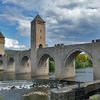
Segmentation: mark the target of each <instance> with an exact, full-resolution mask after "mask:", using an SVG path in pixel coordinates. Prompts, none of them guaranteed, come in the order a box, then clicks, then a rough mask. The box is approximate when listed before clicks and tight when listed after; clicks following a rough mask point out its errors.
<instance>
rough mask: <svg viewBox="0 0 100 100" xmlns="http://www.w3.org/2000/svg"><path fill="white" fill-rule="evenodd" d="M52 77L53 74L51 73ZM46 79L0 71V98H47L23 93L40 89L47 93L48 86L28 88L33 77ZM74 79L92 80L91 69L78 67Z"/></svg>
mask: <svg viewBox="0 0 100 100" xmlns="http://www.w3.org/2000/svg"><path fill="white" fill-rule="evenodd" d="M52 77H53V78H54V77H55V76H54V75H52ZM37 78H40V79H42V78H43V79H48V78H49V77H48V76H45V77H42V76H41V77H32V76H31V75H30V74H20V75H15V74H14V73H0V100H49V97H48V96H45V95H44V96H41V95H36V94H34V95H32V96H26V97H24V96H23V95H24V94H28V93H31V92H36V91H42V92H45V93H49V89H48V88H30V87H29V86H30V85H32V81H31V80H33V79H37ZM74 80H77V81H84V82H87V81H93V69H92V68H87V69H79V70H77V71H76V77H75V78H74ZM9 86H16V87H18V89H12V90H11V89H9Z"/></svg>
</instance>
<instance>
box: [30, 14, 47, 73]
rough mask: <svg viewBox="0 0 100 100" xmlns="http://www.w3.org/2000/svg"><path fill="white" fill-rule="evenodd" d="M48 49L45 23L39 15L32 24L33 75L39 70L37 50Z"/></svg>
mask: <svg viewBox="0 0 100 100" xmlns="http://www.w3.org/2000/svg"><path fill="white" fill-rule="evenodd" d="M44 47H46V32H45V21H44V20H43V19H42V18H41V17H40V16H39V15H37V16H36V17H35V18H34V20H33V21H32V22H31V63H32V73H36V70H37V49H38V48H44Z"/></svg>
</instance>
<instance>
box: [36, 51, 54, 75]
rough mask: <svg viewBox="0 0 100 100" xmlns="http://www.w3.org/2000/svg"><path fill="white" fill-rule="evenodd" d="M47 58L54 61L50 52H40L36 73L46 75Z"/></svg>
mask: <svg viewBox="0 0 100 100" xmlns="http://www.w3.org/2000/svg"><path fill="white" fill-rule="evenodd" d="M49 58H52V59H53V60H54V61H55V58H54V56H53V55H52V54H51V53H50V52H44V53H42V54H41V55H40V56H39V58H38V62H37V71H36V73H37V75H48V74H49Z"/></svg>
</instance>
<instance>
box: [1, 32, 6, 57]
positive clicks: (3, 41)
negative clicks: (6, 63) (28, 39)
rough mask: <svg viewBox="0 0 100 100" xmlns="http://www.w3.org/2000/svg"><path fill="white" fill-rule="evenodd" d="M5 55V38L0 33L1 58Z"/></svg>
mask: <svg viewBox="0 0 100 100" xmlns="http://www.w3.org/2000/svg"><path fill="white" fill-rule="evenodd" d="M4 54H5V37H4V36H3V34H2V33H1V32H0V56H2V55H4Z"/></svg>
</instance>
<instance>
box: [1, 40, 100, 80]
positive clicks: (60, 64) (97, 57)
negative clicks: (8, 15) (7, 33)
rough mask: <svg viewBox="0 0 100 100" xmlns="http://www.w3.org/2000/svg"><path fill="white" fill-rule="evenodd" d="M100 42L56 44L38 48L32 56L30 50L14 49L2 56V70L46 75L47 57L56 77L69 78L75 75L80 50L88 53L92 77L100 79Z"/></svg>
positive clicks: (47, 72) (47, 69) (47, 70)
mask: <svg viewBox="0 0 100 100" xmlns="http://www.w3.org/2000/svg"><path fill="white" fill-rule="evenodd" d="M99 45H100V42H92V43H86V44H75V45H64V44H57V45H55V46H54V47H46V48H39V49H37V51H36V52H35V53H34V54H35V57H34V58H32V56H33V55H32V52H31V50H27V51H16V52H14V53H12V54H9V55H5V56H3V57H2V59H1V60H3V61H4V62H3V66H4V71H6V72H15V73H32V74H34V75H48V74H49V65H48V58H50V57H51V58H53V60H54V62H55V74H56V77H57V78H69V77H74V76H75V58H76V57H77V55H78V54H79V53H81V52H85V53H87V54H88V55H89V57H90V59H91V61H92V63H93V69H94V72H93V73H94V79H100V68H99V65H100V48H99Z"/></svg>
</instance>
